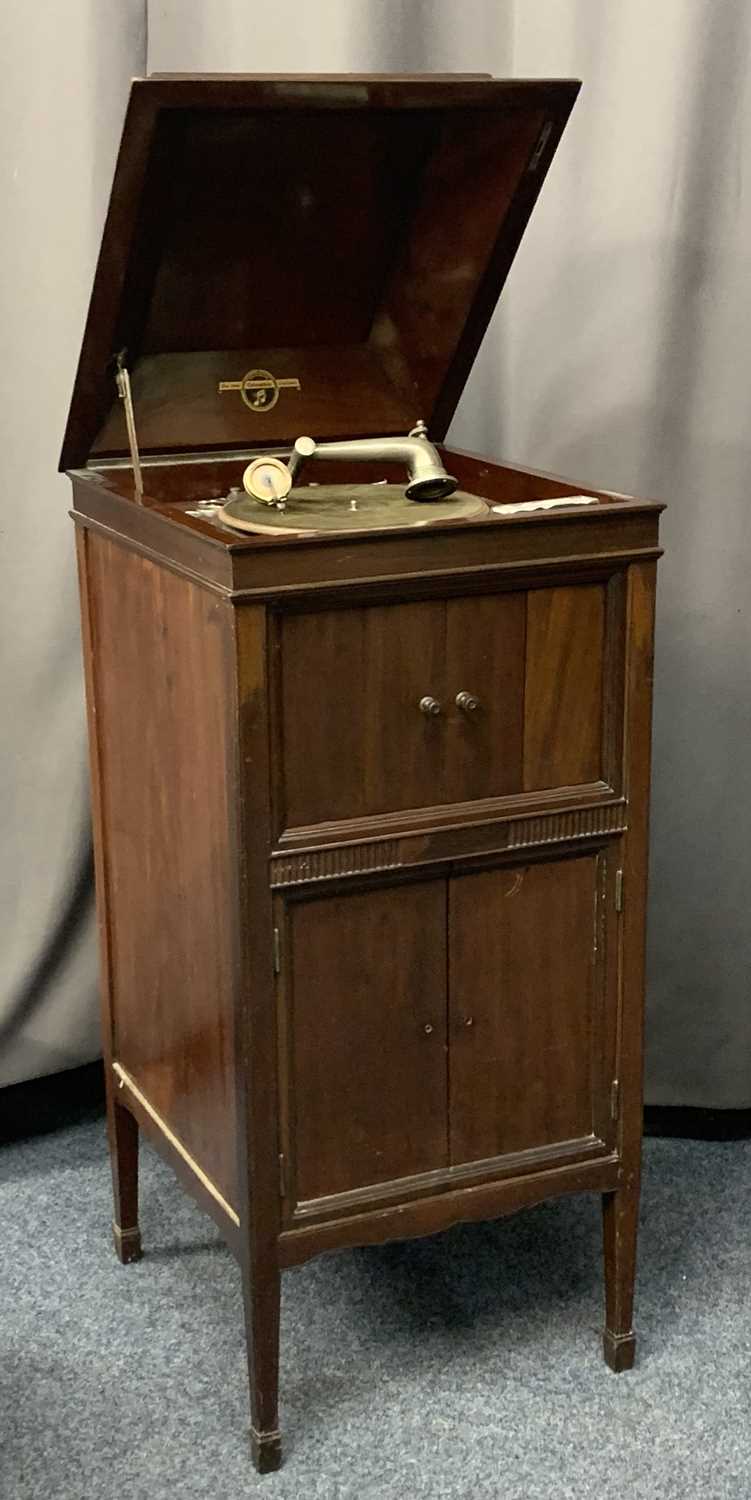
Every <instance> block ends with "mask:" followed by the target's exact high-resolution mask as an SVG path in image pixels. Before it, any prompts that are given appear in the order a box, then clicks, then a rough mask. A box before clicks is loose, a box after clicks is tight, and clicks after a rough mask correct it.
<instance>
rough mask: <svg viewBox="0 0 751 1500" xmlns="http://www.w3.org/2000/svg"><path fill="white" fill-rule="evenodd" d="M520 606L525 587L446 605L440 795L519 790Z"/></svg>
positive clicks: (453, 798)
mask: <svg viewBox="0 0 751 1500" xmlns="http://www.w3.org/2000/svg"><path fill="white" fill-rule="evenodd" d="M526 608H527V595H526V593H512V594H487V595H483V596H480V597H479V598H471V599H450V600H449V601H448V603H447V605H446V709H447V718H446V731H445V732H446V773H445V787H444V792H445V801H447V802H470V801H473V800H475V799H478V800H481V799H484V798H488V797H505V796H509V795H513V793H515V792H519V791H521V787H522V742H523V729H524V675H525V666H524V639H525V624H526ZM463 694H467V695H468V699H469V706H468V707H462V706H461V699H462V695H463Z"/></svg>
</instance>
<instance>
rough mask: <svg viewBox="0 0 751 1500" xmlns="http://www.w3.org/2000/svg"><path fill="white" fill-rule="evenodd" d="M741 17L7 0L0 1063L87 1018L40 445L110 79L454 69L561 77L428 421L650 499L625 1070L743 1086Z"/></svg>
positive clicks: (65, 531) (750, 1060) (63, 363)
mask: <svg viewBox="0 0 751 1500" xmlns="http://www.w3.org/2000/svg"><path fill="white" fill-rule="evenodd" d="M750 14H751V12H750V7H749V5H748V3H747V0H725V3H724V4H723V5H714V4H711V3H709V0H663V3H662V4H661V5H660V6H659V7H655V6H654V4H653V3H651V0H630V4H629V5H628V6H624V5H623V4H622V3H619V0H599V3H598V4H597V5H593V4H592V3H591V0H517V3H511V0H508V3H506V4H500V5H499V4H498V3H497V0H464V3H463V4H462V5H461V6H457V5H456V3H455V0H319V3H317V4H312V3H309V4H306V5H301V4H300V3H299V0H277V3H276V4H275V6H274V7H267V8H265V9H264V8H263V7H253V8H251V7H249V6H248V5H247V0H213V3H212V4H211V5H207V4H205V0H151V3H147V0H137V3H136V0H85V3H82V0H79V3H74V0H68V3H66V4H63V5H61V6H59V7H57V8H54V9H53V8H52V7H50V6H48V7H45V8H44V15H43V16H42V15H40V14H39V11H38V10H37V11H33V10H29V9H28V7H26V6H22V5H21V4H20V3H18V0H6V3H5V6H4V7H3V10H2V13H1V14H0V40H1V41H2V42H3V44H4V45H3V53H4V61H5V63H6V84H5V88H4V93H3V99H2V103H0V125H1V126H2V129H1V130H0V142H1V144H0V152H2V159H1V166H0V171H1V172H2V182H3V187H4V189H5V192H4V202H5V203H6V204H8V205H9V206H10V208H11V213H10V214H9V215H8V223H7V226H6V227H5V228H4V230H3V259H4V275H3V278H2V283H1V284H0V299H2V302H1V304H0V312H1V314H2V320H3V327H4V329H7V330H8V338H7V350H4V358H3V362H2V365H0V381H1V382H2V386H1V387H0V395H1V396H2V402H1V403H0V421H2V423H3V430H4V457H5V464H4V476H5V489H6V494H5V496H4V497H3V505H4V513H3V527H4V533H5V534H4V537H3V539H2V542H3V554H4V567H5V577H6V582H5V587H4V590H3V594H2V600H1V602H0V608H2V610H3V621H2V623H3V627H4V628H3V643H4V644H3V651H2V671H3V695H4V702H5V704H6V720H7V744H6V746H4V769H5V775H4V792H5V809H4V813H3V830H2V831H3V853H4V859H3V870H2V878H3V881H4V886H3V890H2V893H1V895H0V921H2V923H3V934H2V945H1V946H0V1083H2V1082H5V1083H8V1082H12V1081H13V1080H14V1079H16V1078H19V1077H23V1076H28V1075H31V1074H32V1073H41V1072H47V1071H51V1070H53V1069H55V1068H59V1067H64V1066H70V1065H72V1064H73V1063H75V1062H78V1061H85V1060H86V1059H87V1058H89V1057H91V1056H93V1055H95V1053H96V1051H97V1046H98V1042H97V1007H96V999H95V996H96V955H95V943H94V933H93V914H92V904H91V882H90V872H89V865H88V860H89V854H88V847H89V843H88V813H87V799H86V777H85V770H84V765H85V761H84V756H85V749H84V721H83V708H82V693H81V681H80V651H79V644H78V623H77V611H76V604H75V593H74V571H73V560H72V559H73V548H72V539H71V535H70V523H69V521H68V518H67V514H66V510H67V504H68V495H67V489H66V481H65V480H62V479H59V478H57V477H56V475H55V468H56V461H57V452H58V447H59V442H60V436H61V433H62V428H63V423H64V417H65V411H66V408H67V401H68V396H69V392H70V386H71V382H72V377H73V371H74V368H75V361H76V357H77V352H78V346H79V341H80V335H81V329H82V327H83V321H84V316H85V310H86V303H87V299H88V292H89V287H90V281H91V273H92V270H93V266H94V262H95V257H96V251H97V247H98V239H99V232H100V228H101V223H102V218H103V214H104V209H105V206H106V196H107V189H108V185H109V179H110V175H111V169H112V164H113V160H114V152H115V149H116V144H117V138H118V134H119V129H120V124H121V120H122V115H123V110H124V102H125V97H126V93H127V84H128V79H129V76H130V75H131V74H133V73H140V72H144V71H146V69H147V67H148V70H149V71H167V72H169V71H173V72H175V71H203V72H208V71H217V72H223V71H227V72H243V71H253V72H264V71H266V72H274V71H285V72H290V71H298V72H306V71H311V72H315V71H322V72H324V71H325V72H335V71H375V72H378V71H390V70H394V71H402V72H408V71H422V70H428V71H429V70H434V71H452V70H453V71H479V72H491V73H495V74H497V75H501V76H503V75H516V76H519V77H524V76H538V77H539V76H576V77H580V78H582V80H583V89H582V93H581V95H580V98H579V101H578V103H577V105H576V107H575V110H574V114H573V116H572V120H571V122H570V125H569V127H568V129H567V132H566V134H565V136H564V140H563V144H562V146H561V148H560V151H559V153H558V156H557V158H556V160H555V162H554V164H553V167H552V169H551V172H550V174H549V177H548V180H547V181H546V184H545V187H544V190H543V193H542V196H541V200H540V203H539V204H538V207H537V209H536V210H535V213H534V215H533V218H532V221H531V224H530V227H529V230H528V231H527V234H526V236H525V239H524V242H523V244H522V247H521V250H520V252H519V255H518V257H517V262H516V264H515V266H514V268H513V270H512V272H511V275H510V277H509V281H508V284H507V287H506V289H505V292H504V295H503V298H502V302H501V306H500V307H499V309H498V311H497V312H496V314H495V317H494V319H493V322H492V324H491V327H490V329H489V331H488V335H487V337H486V340H485V343H484V345H483V348H482V350H481V352H480V356H479V358H478V361H477V365H476V367H475V369H474V371H473V373H472V376H471V378H470V382H469V385H468V388H467V391H466V392H465V395H464V398H463V400H462V402H461V405H460V407H459V410H458V412H457V415H456V418H455V421H454V423H453V427H452V431H451V434H450V438H451V440H452V441H454V442H455V443H456V444H457V445H460V446H466V447H470V448H475V449H477V450H481V451H483V452H486V453H488V454H490V455H492V456H496V457H500V456H504V457H506V458H507V459H510V460H512V461H517V462H519V463H522V464H530V465H533V466H539V467H542V468H545V469H553V470H558V471H559V472H562V473H564V474H566V475H568V476H570V477H571V478H573V479H574V480H575V481H576V482H578V483H581V484H582V485H592V486H597V485H602V486H604V487H608V488H613V489H622V490H629V491H633V492H635V493H638V494H647V495H653V496H656V497H658V498H662V499H665V500H666V501H667V502H668V504H669V509H668V511H667V513H666V516H665V520H664V543H665V547H666V556H665V559H664V560H663V563H662V564H661V571H660V586H659V610H658V657H657V675H656V707H655V753H654V796H653V820H652V830H653V833H652V881H651V899H650V955H649V997H648V1015H649V1029H648V1042H649V1046H648V1068H647V1097H648V1099H649V1101H650V1102H652V1103H660V1104H692V1105H711V1106H713V1107H716V1108H722V1107H725V1108H732V1107H748V1106H749V1105H751V1006H749V1003H748V1002H749V976H750V975H751V927H750V925H749V923H748V921H747V920H746V914H745V905H746V889H747V886H748V877H749V862H750V859H749V852H748V851H749V847H750V846H751V837H750V835H751V784H750V783H751V756H750V754H749V748H748V747H749V744H750V743H751V706H750V705H751V690H750V689H751V682H750V681H749V677H750V676H751V671H750V664H751V638H750V637H751V627H750V626H749V608H748V601H749V589H748V586H747V582H746V571H747V566H748V560H749V556H750V555H751V549H750V543H751V536H750V535H749V533H750V531H751V522H750V521H749V506H748V503H747V501H746V496H745V490H746V486H747V474H748V471H749V439H748V436H747V433H748V428H749V423H748V405H749V395H748V392H749V388H750V384H751V382H750V380H749V374H750V371H749V365H750V364H751V352H750V351H751V299H750V298H749V295H748V288H747V280H748V270H747V259H748V257H747V246H748V244H749V238H750V236H751V197H750V195H749V189H748V177H749V145H748V143H749V141H751V128H750V127H751V93H750V89H749V82H748V80H749V76H750V75H749V46H750V35H749V30H750V28H749V21H750ZM147 21H148V29H147ZM147 34H148V42H147ZM147 49H148V53H147Z"/></svg>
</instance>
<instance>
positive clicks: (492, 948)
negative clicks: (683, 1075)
mask: <svg viewBox="0 0 751 1500" xmlns="http://www.w3.org/2000/svg"><path fill="white" fill-rule="evenodd" d="M604 858H605V856H604V855H597V854H587V855H581V856H576V857H574V858H569V859H561V858H558V859H550V860H544V861H540V862H538V863H535V864H529V865H519V866H506V867H504V868H503V869H497V870H491V871H488V872H483V873H482V874H478V875H468V876H462V877H457V878H455V879H453V880H452V881H450V883H449V1034H450V1068H449V1078H450V1083H449V1092H450V1109H449V1117H450V1121H451V1144H450V1154H451V1161H452V1164H453V1165H458V1164H459V1163H460V1162H467V1161H478V1160H484V1159H486V1158H491V1157H498V1156H504V1155H506V1154H513V1153H518V1152H525V1151H535V1152H539V1151H540V1149H541V1148H543V1154H544V1155H547V1154H548V1153H547V1152H545V1151H544V1148H549V1151H550V1153H551V1154H552V1155H553V1156H554V1155H555V1152H556V1149H557V1148H558V1147H563V1145H564V1143H571V1142H574V1141H582V1140H583V1139H584V1138H585V1137H591V1136H592V1135H593V1134H597V1133H599V1132H600V1131H604V1132H607V1126H606V1124H605V1121H606V1119H607V1118H608V1111H609V1089H610V1081H611V1078H612V1073H611V1072H610V1068H609V1057H608V1055H609V1054H610V1055H611V1056H612V1047H611V1042H610V1038H611V1036H612V1030H613V1027H612V1022H613V1020H614V1015H612V1014H609V1012H610V1011H612V1012H614V1009H615V1005H614V990H613V988H612V987H611V996H612V999H608V1000H606V990H605V985H604V979H605V973H604V954H603V952H602V948H603V936H602V921H601V912H600V911H599V906H600V900H599V897H598V891H599V888H600V885H601V880H600V876H601V869H600V861H601V860H603V859H604Z"/></svg>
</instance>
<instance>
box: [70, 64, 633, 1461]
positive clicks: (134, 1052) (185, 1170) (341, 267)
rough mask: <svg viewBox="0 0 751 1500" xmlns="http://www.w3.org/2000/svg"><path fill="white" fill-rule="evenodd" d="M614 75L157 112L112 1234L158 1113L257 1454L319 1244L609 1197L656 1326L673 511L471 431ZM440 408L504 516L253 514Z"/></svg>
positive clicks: (144, 245)
mask: <svg viewBox="0 0 751 1500" xmlns="http://www.w3.org/2000/svg"><path fill="white" fill-rule="evenodd" d="M577 89H578V84H576V83H575V82H568V81H563V82H544V81H535V82H526V83H525V82H510V83H504V82H498V81H495V80H491V79H490V78H486V77H483V76H460V75H457V76H452V77H439V76H429V77H409V76H406V75H405V76H400V77H386V76H379V77H376V76H373V77H358V76H342V77H334V76H331V77H320V78H304V77H292V76H290V77H279V78H274V77H270V76H259V77H240V76H237V77H234V76H230V77H154V78H151V79H149V80H146V81H140V82H136V83H134V85H133V89H132V94H131V98H130V103H129V106H128V112H127V118H126V122H125V127H124V134H123V139H122V144H121V148H120V154H119V157H118V161H117V167H116V171H115V177H114V185H113V189H112V197H111V201H110V207H109V212H108V216H107V220H106V225H105V229H104V235H103V240H102V248H101V254H100V257H99V264H98V267H97V271H96V278H95V283H94V289H93V294H92V299H91V306H90V311H89V316H88V322H87V324H86V331H85V335H84V342H83V348H82V353H81V358H80V364H79V368H78V374H77V377H76V382H75V390H74V394H73V400H72V405H71V411H70V417H69V421H68V426H67V431H66V435H65V441H64V446H63V453H62V460H61V467H62V468H64V469H65V470H66V471H68V472H69V473H70V477H71V480H72V485H73V518H74V521H75V525H76V536H77V545H78V557H79V569H80V583H81V600H82V619H83V638H84V656H85V666H86V680H87V697H88V713H89V732H90V744H91V767H92V785H93V804H94V833H95V851H96V877H97V895H98V913H99V928H100V934H101V952H102V993H103V1015H104V1029H103V1036H104V1051H105V1065H106V1077H107V1095H108V1119H109V1133H110V1144H111V1153H112V1168H113V1181H114V1199H115V1212H114V1235H115V1246H116V1249H117V1251H118V1254H119V1256H120V1258H121V1260H123V1261H124V1262H127V1261H132V1260H134V1259H136V1258H137V1257H138V1256H139V1255H140V1253H141V1232H140V1228H139V1222H138V1140H139V1132H141V1131H143V1133H144V1134H145V1136H146V1137H147V1138H148V1139H149V1140H150V1141H151V1142H152V1143H153V1145H154V1146H155V1147H156V1148H157V1150H158V1151H160V1152H161V1153H162V1154H163V1155H164V1157H165V1158H166V1159H167V1161H168V1162H169V1163H170V1164H171V1166H172V1167H173V1168H174V1170H175V1172H176V1174H177V1176H178V1177H179V1179H180V1181H181V1182H182V1184H183V1185H184V1187H185V1188H186V1189H187V1190H188V1192H190V1193H191V1194H192V1195H193V1196H194V1197H195V1199H196V1200H197V1201H198V1203H199V1204H200V1205H201V1206H202V1207H203V1208H204V1209H205V1210H206V1211H207V1212H208V1213H209V1214H210V1215H211V1216H212V1218H213V1219H214V1220H215V1222H216V1224H217V1225H218V1226H219V1229H220V1230H221V1232H222V1234H223V1235H224V1237H225V1239H226V1241H227V1243H228V1245H229V1246H230V1247H231V1249H232V1250H233V1252H234V1253H235V1254H236V1256H237V1257H238V1259H239V1261H240V1265H241V1268H242V1282H243V1289H244V1302H245V1316H246V1327H247V1341H248V1363H249V1370H250V1391H251V1424H252V1447H253V1454H254V1459H255V1462H256V1464H257V1466H258V1467H259V1468H260V1469H261V1470H268V1469H272V1468H275V1467H276V1466H277V1465H278V1463H279V1461H280V1453H281V1446H280V1435H279V1421H278V1410H277V1386H278V1341H279V1294H280V1276H281V1272H282V1270H284V1268H286V1267H288V1266H293V1265H298V1264H300V1263H301V1262H303V1261H305V1260H307V1259H308V1258H309V1257H311V1256H314V1255H317V1254H319V1253H320V1252H322V1251H326V1250H336V1249H341V1248H343V1247H348V1246H355V1245H364V1244H372V1243H376V1242H380V1241H387V1240H390V1239H395V1238H406V1237H411V1236H418V1235H427V1234H434V1233H436V1232H437V1231H439V1230H442V1229H445V1228H447V1227H448V1226H450V1225H453V1224H456V1223H458V1222H460V1221H472V1220H482V1219H490V1218H494V1217H497V1216H500V1215H503V1214H507V1213H511V1212H515V1211H516V1210H518V1209H522V1208H524V1207H525V1206H527V1205H530V1204H534V1203H537V1202H539V1201H540V1200H542V1199H544V1198H548V1197H551V1196H553V1195H556V1194H560V1193H575V1192H577V1193H578V1192H584V1191H587V1192H593V1193H598V1194H600V1195H601V1198H602V1205H603V1224H604V1274H605V1328H604V1351H605V1357H606V1359H607V1361H608V1363H609V1364H610V1366H611V1368H612V1369H614V1370H624V1369H626V1368H628V1367H629V1366H630V1364H631V1363H632V1361H633V1356H634V1333H633V1329H632V1302H633V1286H634V1267H635V1254H636V1230H637V1214H638V1200H639V1163H640V1134H641V1108H642V1087H641V1076H642V1006H643V954H644V917H645V891H646V873H647V870H646V862H647V803H648V790H649V743H650V715H651V686H652V639H653V608H654V586H655V567H656V560H657V558H658V556H659V550H658V521H659V513H660V509H661V507H660V506H659V505H657V504H655V503H651V502H648V501H642V500H637V499H633V498H629V497H627V496H624V495H620V494H615V493H611V492H605V491H600V492H595V491H593V490H591V489H590V488H589V487H588V486H582V485H580V484H577V483H576V481H575V479H574V480H573V481H569V480H562V479H558V478H555V477H553V476H551V475H549V474H544V473H538V472H536V471H534V470H528V469H521V468H518V467H511V466H509V465H504V464H500V463H497V462H495V461H491V460H490V459H488V458H485V457H478V456H473V455H471V454H467V453H464V452H459V451H456V450H454V449H451V448H450V447H448V446H446V444H445V436H446V432H447V429H448V426H449V423H450V420H451V417H452V414H453V412H454V410H455V407H456V405H457V402H458V400H459V396H460V393H461V391H462V389H463V387H464V385H465V382H466V380H467V377H468V375H469V372H470V370H471V367H472V364H473V361H474V358H475V355H476V353H477V350H478V348H479V345H480V342H481V339H482V337H483V334H484V331H485V329H486V326H487V323H488V321H489V318H490V316H491V313H492V311H493V308H494V306H495V304H496V300H497V298H498V295H499V293H500V290H501V287H502V285H503V282H504V280H505V277H506V274H507V272H508V269H509V266H510V264H511V261H512V259H513V256H514V254H515V252H516V249H517V247H518V244H519V241H520V239H521V236H522V233H523V230H524V228H525V225H526V223H527V220H528V218H529V215H530V213H531V211H532V208H533V206H534V203H535V200H536V198H537V194H538V192H539V189H540V186H541V183H542V180H543V178H544V176H545V174H546V172H547V170H548V167H549V165H550V162H551V160H552V157H553V155H554V152H555V150H556V147H557V145H558V142H559V139H560V136H561V132H562V130H563V128H564V125H565V122H566V119H567V117H568V114H569V111H570V109H571V107H572V105H573V103H574V100H575V97H576V93H577ZM554 253H555V247H554V246H551V254H554ZM555 357H556V356H555V351H552V352H551V358H555ZM126 382H129V385H130V392H131V393H132V412H133V419H134V427H135V440H136V441H137V444H138V450H139V452H140V483H139V482H138V479H139V476H138V469H137V463H138V459H137V456H136V458H135V459H134V456H133V452H132V451H131V448H130V447H129V438H128V432H127V426H128V422H127V420H126V419H127V416H128V401H127V399H121V396H122V395H123V394H124V390H125V386H126ZM419 419H422V420H423V421H424V422H425V423H426V426H427V431H428V434H429V437H430V440H431V441H432V442H433V443H434V444H435V445H436V446H437V447H438V451H439V453H440V456H441V460H442V462H443V464H444V465H445V468H446V469H447V470H448V471H449V473H450V474H451V475H453V476H454V477H455V478H456V480H457V481H458V485H459V489H460V491H461V492H462V493H464V494H465V495H469V496H472V497H479V499H480V501H482V502H483V503H482V505H481V506H480V507H479V511H478V513H476V514H474V515H473V516H471V517H469V518H467V519H460V520H448V521H445V520H440V519H431V514H430V504H429V503H424V504H421V505H418V506H416V515H415V523H414V524H411V525H407V526H404V527H396V528H391V529H389V527H388V525H387V524H384V525H383V526H382V527H381V526H378V527H375V528H370V529H368V528H364V529H360V530H354V531H347V532H344V531H342V532H338V531H333V532H328V533H325V534H324V533H322V532H316V531H311V532H308V533H305V534H300V533H289V534H285V533H279V534H276V535H272V534H265V533H263V532H259V533H258V534H240V533H238V532H236V531H234V530H232V529H231V528H229V527H228V526H227V525H225V524H223V523H222V522H221V520H220V519H219V518H218V516H217V514H216V511H215V509H214V508H213V502H218V501H219V500H220V499H221V498H222V497H225V496H226V495H227V494H228V493H229V491H230V490H231V489H233V488H236V487H239V486H240V485H241V482H242V474H243V471H244V469H245V466H246V465H247V464H248V462H249V460H250V459H251V458H253V457H254V456H257V455H259V454H266V453H268V454H271V455H273V454H278V455H282V456H283V455H285V454H287V453H288V452H289V450H290V448H291V446H292V444H293V442H294V441H295V439H296V438H297V437H298V436H299V435H300V434H311V435H312V436H313V437H314V438H315V439H316V440H319V439H323V440H334V439H340V440H344V439H361V438H368V437H374V436H382V435H388V434H402V433H406V432H408V431H409V430H410V429H411V428H412V427H413V426H414V425H415V423H416V422H417V421H418V420H419ZM134 451H135V450H134ZM315 482H316V483H317V484H319V485H330V486H334V485H336V484H342V483H352V484H360V485H366V486H371V485H372V486H383V485H384V483H385V482H388V484H389V485H392V486H393V485H397V486H398V485H400V484H401V485H403V482H404V475H403V473H402V472H401V471H399V470H398V469H395V468H394V467H393V466H389V465H385V464H382V463H378V462H366V463H355V462H353V463H352V465H351V466H348V465H346V464H345V465H342V464H337V465H333V464H332V465H331V466H330V468H329V467H328V466H327V465H326V463H323V464H321V465H319V467H318V469H317V471H316V475H315ZM389 493H390V492H389ZM386 499H387V496H386ZM543 501H547V502H557V503H555V504H552V505H550V506H549V507H548V508H547V509H540V508H539V506H540V503H541V502H543ZM384 503H385V501H384ZM497 506H500V507H502V509H500V510H498V509H495V508H494V507H497ZM418 513H419V524H418ZM426 705H427V706H426ZM500 1274H502V1271H501V1268H500V1267H499V1275H500Z"/></svg>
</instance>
